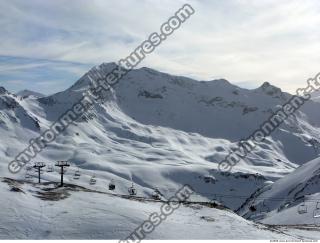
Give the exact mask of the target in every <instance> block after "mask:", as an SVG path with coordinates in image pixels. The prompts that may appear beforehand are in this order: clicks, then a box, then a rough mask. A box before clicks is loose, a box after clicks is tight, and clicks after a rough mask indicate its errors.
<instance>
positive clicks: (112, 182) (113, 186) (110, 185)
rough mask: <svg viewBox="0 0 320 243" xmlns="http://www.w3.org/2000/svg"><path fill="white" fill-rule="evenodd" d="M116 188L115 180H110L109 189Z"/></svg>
mask: <svg viewBox="0 0 320 243" xmlns="http://www.w3.org/2000/svg"><path fill="white" fill-rule="evenodd" d="M114 189H116V185H115V184H114V181H113V179H112V180H111V181H110V183H109V190H110V191H113V190H114Z"/></svg>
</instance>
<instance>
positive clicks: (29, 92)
mask: <svg viewBox="0 0 320 243" xmlns="http://www.w3.org/2000/svg"><path fill="white" fill-rule="evenodd" d="M16 95H19V96H21V97H28V96H31V95H32V96H34V97H37V98H41V97H44V96H45V95H44V94H41V93H39V92H35V91H32V90H28V89H24V90H21V91H19V92H18V93H16Z"/></svg>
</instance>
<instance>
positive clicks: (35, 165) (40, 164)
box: [33, 162, 46, 183]
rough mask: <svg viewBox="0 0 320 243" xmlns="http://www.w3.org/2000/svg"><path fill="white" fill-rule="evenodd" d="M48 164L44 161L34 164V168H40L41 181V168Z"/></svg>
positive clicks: (39, 177)
mask: <svg viewBox="0 0 320 243" xmlns="http://www.w3.org/2000/svg"><path fill="white" fill-rule="evenodd" d="M45 166H46V165H45V163H43V162H36V163H34V166H33V168H35V169H37V170H38V179H39V183H41V176H40V175H41V169H42V168H43V167H45Z"/></svg>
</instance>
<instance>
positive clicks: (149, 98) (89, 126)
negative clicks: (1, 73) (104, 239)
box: [0, 63, 320, 217]
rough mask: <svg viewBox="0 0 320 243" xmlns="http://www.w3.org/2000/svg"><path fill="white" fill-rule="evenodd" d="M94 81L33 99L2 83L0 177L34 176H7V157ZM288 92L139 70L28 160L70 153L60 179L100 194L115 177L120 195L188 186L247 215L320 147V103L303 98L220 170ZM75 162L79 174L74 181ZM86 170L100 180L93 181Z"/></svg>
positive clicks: (199, 196)
mask: <svg viewBox="0 0 320 243" xmlns="http://www.w3.org/2000/svg"><path fill="white" fill-rule="evenodd" d="M114 67H115V64H114V63H109V64H106V63H104V64H101V65H100V66H97V67H94V68H93V69H92V70H90V73H91V74H92V73H100V74H101V73H103V74H105V73H108V72H110V71H111V70H112V69H113V68H114ZM92 81H93V80H92V76H91V75H89V72H88V73H86V74H85V75H84V76H83V77H81V78H80V79H79V80H78V81H77V82H76V83H75V84H74V85H72V86H71V87H70V88H68V89H67V90H65V91H62V92H59V93H56V94H53V95H50V96H45V97H40V98H32V99H20V96H16V95H14V94H11V93H10V92H8V91H7V90H5V89H4V88H1V89H0V134H1V138H2V139H1V143H0V157H1V159H2V160H1V163H0V168H1V172H2V173H1V176H3V177H10V178H14V179H17V180H25V179H28V180H30V178H29V177H31V179H32V180H33V181H34V180H35V177H36V173H35V172H34V171H27V170H23V171H22V172H20V173H18V174H17V175H12V174H10V173H9V172H8V170H7V165H8V163H9V162H10V161H11V160H12V159H13V158H14V156H16V155H17V154H19V153H20V152H21V150H22V149H24V148H26V146H27V145H28V143H29V141H30V139H32V138H36V137H38V136H39V135H40V134H41V132H43V131H45V130H46V129H48V128H49V126H50V125H51V124H52V123H53V122H55V121H56V120H57V119H58V118H59V116H60V115H61V114H63V113H64V112H65V111H66V110H67V109H68V108H70V107H72V105H73V104H74V103H75V102H77V101H78V100H79V99H80V98H81V97H82V94H83V92H84V91H85V90H87V89H88V88H89V86H90V85H91V83H92ZM290 97H291V95H290V94H288V93H285V92H282V91H281V90H280V89H279V88H277V87H275V86H273V85H271V84H270V83H267V82H266V83H263V85H262V86H261V87H259V88H257V89H254V90H248V89H243V88H240V87H237V86H235V85H232V84H231V83H229V82H228V81H227V80H224V79H220V80H213V81H206V82H204V81H196V80H193V79H189V78H186V77H180V76H173V75H169V74H166V73H162V72H158V71H155V70H152V69H149V68H140V69H136V70H133V71H131V72H129V73H128V74H127V75H126V76H125V77H124V78H123V79H122V80H121V81H120V82H119V83H118V84H116V85H115V86H114V87H112V90H111V91H110V92H108V93H105V94H104V97H103V99H102V100H100V101H99V102H98V103H96V104H94V106H93V107H92V108H91V109H90V110H89V111H88V112H87V113H86V114H84V115H83V116H82V117H81V118H80V119H79V120H78V121H77V122H75V123H74V124H73V125H71V126H70V127H68V129H66V130H65V131H64V132H63V134H61V135H60V136H59V137H58V138H57V139H56V140H55V141H54V142H52V143H50V144H48V145H47V147H46V149H45V150H44V151H42V152H41V153H40V154H39V155H38V156H37V157H36V158H35V159H34V162H35V161H43V162H45V163H47V166H49V165H52V166H54V163H55V161H58V160H68V161H70V163H71V167H70V168H69V169H68V173H67V174H66V175H65V181H66V182H67V183H70V184H75V185H77V186H81V187H84V188H87V187H89V188H90V189H92V190H97V191H99V192H107V191H108V188H107V185H108V183H109V182H110V180H113V181H115V184H116V190H115V192H116V193H117V194H127V193H128V187H130V186H131V184H132V183H134V184H135V187H136V189H137V192H138V195H139V196H141V197H145V198H149V197H150V196H151V195H152V193H153V192H154V189H155V188H157V189H158V190H159V191H160V192H161V194H162V196H163V197H164V198H169V197H171V196H172V195H173V194H174V192H176V191H177V190H178V189H179V188H180V187H181V185H183V184H189V185H191V186H192V187H193V188H194V190H195V194H194V195H193V196H192V200H193V201H215V202H217V203H219V204H223V205H224V206H226V207H228V208H230V209H232V210H237V209H239V208H240V209H239V212H241V214H243V215H244V214H246V213H247V211H246V210H247V208H248V206H246V203H247V201H248V200H250V196H252V195H254V194H255V193H257V192H259V190H265V188H269V187H270V185H271V184H272V183H273V182H274V181H276V180H278V179H279V178H282V177H284V176H285V175H287V174H289V173H291V172H293V171H294V170H295V169H296V168H298V167H299V166H300V165H303V164H305V163H306V162H308V161H310V160H312V159H314V158H316V157H317V156H318V155H319V151H318V150H317V149H316V146H317V144H318V143H319V142H318V141H319V139H320V131H319V126H320V113H319V112H315V111H316V110H319V106H320V104H319V103H317V102H313V101H310V102H308V103H307V104H305V106H304V107H303V108H302V109H301V110H299V111H298V112H297V113H296V114H295V115H292V116H291V117H290V118H289V119H288V120H286V121H285V123H284V124H283V125H281V126H280V127H279V128H278V129H277V130H276V131H275V132H274V133H273V134H272V135H271V136H270V137H268V138H267V139H266V140H265V141H264V142H262V143H260V144H259V145H258V146H257V148H256V149H255V150H254V152H253V153H252V154H250V155H249V156H248V157H247V158H246V159H245V160H244V161H241V162H240V163H239V164H238V165H237V166H235V167H234V168H233V170H232V171H231V172H230V173H221V172H219V171H218V163H219V162H220V161H222V160H223V159H224V158H225V156H226V155H227V154H228V153H229V151H231V150H232V149H234V148H235V147H236V146H237V143H238V142H239V141H240V140H241V139H243V138H246V137H249V136H250V135H251V133H252V132H253V131H254V130H256V129H257V128H258V127H259V126H260V125H261V124H262V123H263V122H265V121H266V120H267V119H268V118H269V117H270V116H271V115H272V114H273V113H274V112H275V111H277V109H279V107H280V106H281V105H282V104H284V103H285V102H286V101H288V100H289V99H290ZM25 169H28V167H26V168H25ZM78 170H79V171H80V172H81V177H80V179H79V180H78V179H77V180H76V179H74V174H75V172H76V171H78ZM93 176H94V177H95V178H96V179H97V183H96V184H95V185H90V178H92V177H93ZM42 178H43V179H44V180H45V181H58V180H59V178H60V175H59V173H56V172H54V173H49V172H48V173H44V174H43V175H42ZM276 183H277V182H276ZM24 197H25V198H26V201H27V202H28V203H30V204H32V203H33V202H32V200H31V199H30V198H29V196H27V195H25V196H24ZM29 199H30V202H29V201H28V200H29ZM81 200H82V199H81ZM86 203H87V202H86ZM52 206H53V207H54V205H52ZM63 207H64V206H63ZM137 207H138V206H137ZM111 210H112V209H111ZM119 210H120V209H119ZM132 210H136V209H132ZM57 213H59V212H58V211H57ZM128 217H129V216H128ZM232 217H233V216H232Z"/></svg>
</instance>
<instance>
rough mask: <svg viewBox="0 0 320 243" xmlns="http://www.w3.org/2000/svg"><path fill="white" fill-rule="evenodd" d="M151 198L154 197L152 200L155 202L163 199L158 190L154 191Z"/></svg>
mask: <svg viewBox="0 0 320 243" xmlns="http://www.w3.org/2000/svg"><path fill="white" fill-rule="evenodd" d="M151 197H152V199H154V200H160V199H161V197H160V191H159V189H158V188H156V189H155V190H154V191H153V193H152V195H151Z"/></svg>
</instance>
